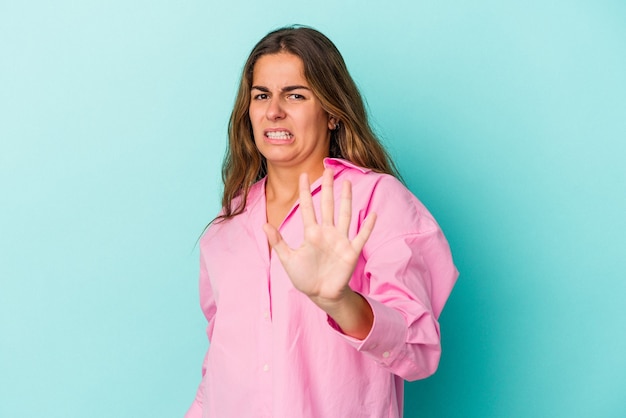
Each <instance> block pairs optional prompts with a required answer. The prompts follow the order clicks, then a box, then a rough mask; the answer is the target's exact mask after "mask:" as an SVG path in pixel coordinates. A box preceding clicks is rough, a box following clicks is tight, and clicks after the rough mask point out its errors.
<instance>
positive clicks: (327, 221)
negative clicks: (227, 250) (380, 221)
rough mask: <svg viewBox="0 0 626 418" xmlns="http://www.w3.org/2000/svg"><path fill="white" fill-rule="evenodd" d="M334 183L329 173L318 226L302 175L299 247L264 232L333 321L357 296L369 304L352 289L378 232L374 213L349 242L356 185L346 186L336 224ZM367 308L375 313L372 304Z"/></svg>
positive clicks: (293, 276) (273, 232) (303, 289)
mask: <svg viewBox="0 0 626 418" xmlns="http://www.w3.org/2000/svg"><path fill="white" fill-rule="evenodd" d="M333 185H334V178H333V171H332V170H330V169H326V170H324V174H323V178H322V192H321V222H318V221H317V219H316V217H315V210H314V208H313V199H312V197H311V192H310V184H309V179H308V176H307V175H306V174H302V175H301V176H300V182H299V193H300V195H299V197H300V211H301V213H302V220H303V223H304V240H303V241H302V244H301V245H300V247H299V248H296V249H292V248H290V247H289V246H288V245H287V243H286V242H285V241H284V240H283V238H282V236H281V235H280V233H279V232H278V230H277V229H276V228H275V227H273V226H272V225H270V224H265V225H264V227H263V229H264V231H265V234H266V235H267V239H268V241H269V243H270V245H271V246H272V248H274V250H275V251H276V254H277V255H278V257H279V259H280V261H281V263H282V264H283V267H284V268H285V271H286V272H287V274H288V275H289V278H290V279H291V281H292V283H293V285H294V287H295V288H296V289H298V290H299V291H301V292H302V293H304V294H305V295H307V296H308V297H309V298H311V300H313V302H315V303H316V304H317V305H318V306H319V307H320V308H322V309H324V310H325V311H326V312H327V313H328V314H329V315H331V317H334V315H333V314H336V315H337V316H339V317H342V315H343V314H344V313H346V312H347V311H346V307H348V306H349V305H354V303H355V301H356V300H355V296H356V297H358V299H359V301H356V304H357V305H358V304H361V305H362V304H363V303H366V302H365V301H364V300H362V297H361V296H359V295H358V294H356V293H354V292H353V291H352V290H351V289H350V287H349V282H350V278H351V277H352V273H353V272H354V268H355V267H356V263H357V261H358V258H359V255H360V253H361V250H362V249H363V246H364V245H365V243H366V241H367V239H368V238H369V236H370V234H371V232H372V229H373V228H374V224H375V222H376V215H375V214H373V213H372V214H369V215H368V216H367V217H366V218H365V220H364V222H363V224H362V225H361V229H360V230H359V232H358V234H357V235H356V237H354V239H353V240H350V239H349V237H348V229H349V227H350V221H351V219H352V185H351V183H350V182H349V181H345V182H344V183H343V185H342V189H341V201H340V204H339V213H338V218H337V224H336V225H335V202H334V193H333ZM361 308H363V306H361ZM367 310H368V312H369V313H370V314H371V310H370V309H369V306H368V307H367ZM334 319H335V320H337V319H338V318H335V317H334ZM339 319H340V318H339ZM337 322H338V323H339V321H337ZM339 325H341V324H339Z"/></svg>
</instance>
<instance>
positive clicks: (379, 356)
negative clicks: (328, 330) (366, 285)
mask: <svg viewBox="0 0 626 418" xmlns="http://www.w3.org/2000/svg"><path fill="white" fill-rule="evenodd" d="M362 296H363V297H364V298H365V300H366V301H367V303H369V305H370V307H371V308H372V312H373V313H374V323H373V324H372V329H371V330H370V332H369V334H368V335H367V337H365V339H363V340H358V339H356V338H353V337H350V336H349V335H346V334H344V333H343V332H342V331H341V328H339V326H338V325H337V324H336V323H335V321H334V320H333V319H332V318H330V317H328V323H329V324H330V326H331V327H332V328H333V329H334V330H335V331H336V332H337V333H338V334H339V335H340V336H341V337H342V338H343V339H345V341H346V342H347V343H348V344H350V345H351V346H353V347H354V348H355V349H356V350H357V351H360V352H363V353H364V354H367V355H368V356H370V357H372V358H373V359H374V360H375V361H376V362H377V363H380V364H383V365H387V366H389V365H391V364H392V363H393V362H394V361H396V360H398V359H399V358H401V357H404V350H402V347H404V343H405V341H406V334H407V328H408V327H407V323H406V320H405V319H404V316H403V315H402V314H401V313H400V312H398V311H396V310H395V309H393V308H390V307H388V306H386V305H384V304H383V303H381V302H378V301H377V300H375V299H372V298H370V297H367V296H365V295H362Z"/></svg>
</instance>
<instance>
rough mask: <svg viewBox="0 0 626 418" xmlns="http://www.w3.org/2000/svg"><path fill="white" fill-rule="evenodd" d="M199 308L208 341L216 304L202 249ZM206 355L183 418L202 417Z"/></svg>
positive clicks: (211, 330)
mask: <svg viewBox="0 0 626 418" xmlns="http://www.w3.org/2000/svg"><path fill="white" fill-rule="evenodd" d="M200 306H201V308H202V312H203V313H204V316H205V317H206V319H207V321H208V325H207V336H208V337H209V341H210V340H211V337H212V335H213V326H214V324H215V321H214V320H215V312H216V304H215V297H214V294H213V289H212V287H211V282H210V281H209V275H208V272H207V268H206V265H205V261H204V258H203V257H202V248H201V249H200ZM208 354H209V352H208V351H207V353H206V354H205V356H204V361H203V362H202V379H201V381H200V384H199V385H198V390H197V391H196V398H195V399H194V401H193V403H192V404H191V406H190V407H189V409H188V410H187V413H186V414H185V418H201V417H202V401H203V399H204V384H203V381H204V375H205V374H206V369H207V359H208Z"/></svg>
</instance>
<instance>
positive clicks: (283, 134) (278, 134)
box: [265, 130, 293, 141]
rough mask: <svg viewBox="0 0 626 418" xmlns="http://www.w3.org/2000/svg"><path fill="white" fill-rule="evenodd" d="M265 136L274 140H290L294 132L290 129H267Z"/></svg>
mask: <svg viewBox="0 0 626 418" xmlns="http://www.w3.org/2000/svg"><path fill="white" fill-rule="evenodd" d="M265 137H266V138H267V139H269V140H272V141H289V140H290V139H292V138H293V134H292V133H291V132H289V131H285V130H280V131H265Z"/></svg>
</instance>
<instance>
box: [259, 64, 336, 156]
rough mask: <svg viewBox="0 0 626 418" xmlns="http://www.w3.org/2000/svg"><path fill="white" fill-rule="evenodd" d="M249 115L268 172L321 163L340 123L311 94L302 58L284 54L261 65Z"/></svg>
mask: <svg viewBox="0 0 626 418" xmlns="http://www.w3.org/2000/svg"><path fill="white" fill-rule="evenodd" d="M249 115H250V122H251V124H252V131H253V135H254V141H255V144H256V147H257V149H258V150H259V152H260V153H261V154H262V155H263V156H264V157H265V158H266V160H267V164H268V168H269V167H270V166H271V165H276V166H286V167H290V166H297V165H305V166H306V165H310V164H317V163H321V161H322V160H323V159H324V158H325V157H327V156H328V149H329V144H330V131H331V129H333V128H334V126H335V122H334V121H333V120H332V118H330V117H329V115H328V112H326V111H325V110H324V109H323V107H322V105H321V103H320V101H319V99H318V98H317V96H316V95H315V94H314V93H313V91H312V90H311V88H310V86H309V83H308V82H307V80H306V78H305V77H304V66H303V63H302V60H301V59H300V58H299V57H298V56H296V55H293V54H290V53H286V52H280V53H277V54H268V55H263V56H261V57H260V58H259V59H258V60H257V61H256V63H255V65H254V68H253V72H252V87H251V89H250V107H249Z"/></svg>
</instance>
